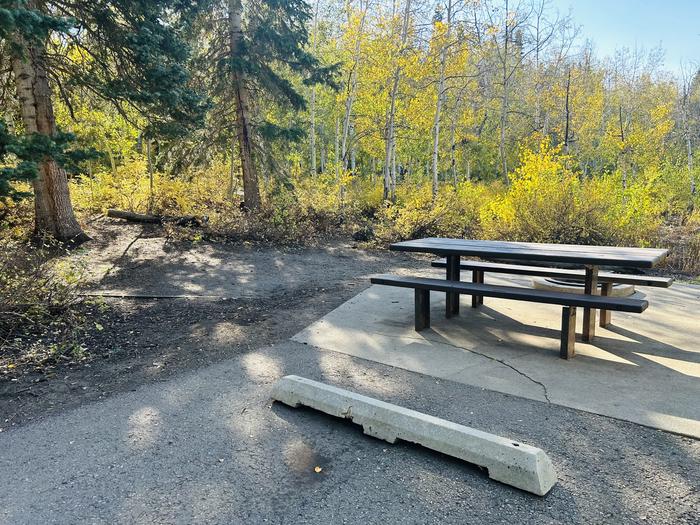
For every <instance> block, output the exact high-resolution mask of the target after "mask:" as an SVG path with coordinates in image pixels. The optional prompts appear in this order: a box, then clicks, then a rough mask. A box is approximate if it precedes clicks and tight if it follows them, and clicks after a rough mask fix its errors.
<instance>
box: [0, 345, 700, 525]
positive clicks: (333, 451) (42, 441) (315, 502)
mask: <svg viewBox="0 0 700 525" xmlns="http://www.w3.org/2000/svg"><path fill="white" fill-rule="evenodd" d="M285 374H297V375H301V376H304V377H309V378H311V379H316V380H321V381H326V382H328V383H331V384H334V385H337V386H340V387H343V388H348V389H352V390H354V391H357V392H360V393H363V394H366V395H371V396H375V397H378V398H380V399H383V400H386V401H389V402H392V403H397V404H401V405H403V406H406V407H409V408H412V409H416V410H420V411H423V412H426V413H429V414H432V415H436V416H439V417H443V418H446V419H450V420H453V421H456V422H458V423H462V424H465V425H469V426H472V427H475V428H479V429H481V430H485V431H488V432H493V433H496V434H499V435H503V436H507V437H511V438H513V439H516V440H520V441H523V442H526V443H529V444H532V445H535V446H538V447H541V448H542V449H544V450H545V451H546V452H547V453H548V454H549V456H550V458H551V459H552V461H553V462H554V465H555V468H556V469H557V472H558V475H559V483H558V484H557V485H556V486H555V487H554V489H552V491H551V492H550V493H549V494H548V495H547V496H545V497H537V496H533V495H531V494H529V493H525V492H522V491H519V490H517V489H514V488H512V487H509V486H506V485H502V484H500V483H498V482H494V481H491V480H489V479H488V476H487V475H486V473H485V472H483V471H481V470H480V469H478V468H476V467H473V466H470V465H467V464H465V463H463V462H460V461H457V460H454V459H451V458H449V457H446V456H442V455H439V454H436V453H433V452H430V451H428V450H425V449H422V448H420V447H417V446H413V445H410V444H406V443H399V444H396V445H390V444H388V443H385V442H382V441H379V440H376V439H374V438H370V437H367V436H364V435H363V434H362V431H361V429H360V428H359V427H357V426H355V425H353V424H351V423H349V422H345V421H341V420H337V419H334V418H331V417H328V416H324V415H321V414H319V413H316V412H314V411H312V410H310V409H291V408H288V407H285V406H283V405H278V404H274V405H273V404H271V402H270V398H269V394H270V388H271V385H272V384H273V382H274V381H275V380H276V379H277V378H279V377H280V376H282V375H285ZM317 467H320V471H319V469H318V468H317ZM317 471H318V472H317ZM0 484H1V485H2V487H3V489H2V491H1V492H0V523H8V524H10V523H11V524H22V523H28V524H38V523H42V524H43V523H65V524H73V523H110V524H113V523H137V524H138V523H183V524H184V523H221V524H224V523H227V524H229V523H246V524H248V523H318V524H329V523H382V524H387V523H485V524H486V523H507V524H521V523H538V524H540V523H567V524H568V523H586V524H590V523H615V524H620V523H669V524H671V523H672V524H690V523H693V524H697V523H699V522H700V521H699V519H698V509H700V495H699V493H698V487H700V441H696V440H693V439H689V438H685V437H681V436H677V435H674V434H669V433H666V432H662V431H658V430H653V429H649V428H646V427H641V426H638V425H635V424H633V423H628V422H623V421H618V420H614V419H610V418H606V417H603V416H597V415H594V414H589V413H584V412H579V411H576V410H572V409H568V408H564V407H560V406H555V405H550V404H547V403H543V402H539V401H534V400H527V399H522V398H517V397H513V396H509V395H506V394H500V393H497V392H492V391H488V390H484V389H480V388H478V387H473V386H469V385H463V384H458V383H453V382H450V381H444V380H438V379H435V378H433V377H430V376H424V375H421V374H417V373H413V372H407V371H404V370H399V369H395V368H391V367H388V366H385V365H381V364H378V363H372V362H369V361H364V360H361V359H358V358H353V357H350V356H347V355H344V354H338V353H334V352H327V351H319V350H317V349H315V348H313V347H310V346H307V345H302V344H298V343H284V344H281V345H276V346H274V347H270V348H266V349H263V350H260V351H254V352H251V353H247V354H243V355H240V356H238V357H236V358H234V359H231V360H228V361H224V362H222V363H219V364H216V365H212V366H209V367H206V368H202V369H199V370H196V371H194V372H190V373H187V374H183V375H180V376H176V377H174V378H171V379H168V380H167V381H164V382H161V383H155V384H148V385H144V386H143V387H140V388H138V389H136V390H135V391H132V392H127V393H125V394H120V395H116V396H113V397H110V398H108V399H106V400H103V401H99V402H95V403H91V404H87V405H84V406H82V407H80V408H77V409H74V410H70V411H66V412H64V413H62V414H57V415H56V416H52V417H47V418H45V419H43V420H42V421H39V422H37V423H33V424H28V425H24V426H21V427H19V428H13V429H10V430H9V431H5V432H3V433H2V434H0Z"/></svg>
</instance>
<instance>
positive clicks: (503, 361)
mask: <svg viewBox="0 0 700 525" xmlns="http://www.w3.org/2000/svg"><path fill="white" fill-rule="evenodd" d="M378 333H379V332H378ZM379 334H380V335H384V336H388V337H397V336H396V335H393V334H382V333H379ZM398 337H400V338H406V339H413V340H414V341H430V342H431V343H436V344H441V345H446V346H451V347H452V348H456V349H458V350H464V351H466V352H471V353H472V354H476V355H478V356H480V357H484V358H486V359H489V360H491V361H495V362H496V363H500V364H502V365H503V366H507V367H508V368H510V369H511V370H512V371H513V372H515V373H516V374H519V375H521V376H523V377H524V378H525V379H527V380H529V381H531V382H532V383H535V384H536V385H539V386H540V388H542V395H543V396H544V398H545V400H546V401H547V403H550V404H551V402H552V400H551V399H549V391H548V390H547V386H546V385H545V384H544V383H543V382H542V381H538V380H537V379H534V378H532V377H530V376H529V375H527V374H526V373H525V372H523V371H522V370H518V369H517V368H516V367H515V366H513V365H511V364H510V363H508V362H507V361H505V360H503V359H498V358H497V357H493V356H490V355H488V354H484V353H482V352H477V351H476V350H471V349H469V348H464V347H461V346H458V345H456V344H453V343H450V342H449V341H435V340H433V339H429V338H427V337H426V338H419V337H411V336H398Z"/></svg>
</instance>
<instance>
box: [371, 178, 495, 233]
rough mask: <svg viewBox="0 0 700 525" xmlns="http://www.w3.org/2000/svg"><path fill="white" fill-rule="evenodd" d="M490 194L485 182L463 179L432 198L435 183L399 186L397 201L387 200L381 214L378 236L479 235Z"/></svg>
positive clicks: (442, 189)
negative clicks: (482, 212) (483, 183)
mask: <svg viewBox="0 0 700 525" xmlns="http://www.w3.org/2000/svg"><path fill="white" fill-rule="evenodd" d="M488 197H489V190H488V189H487V187H485V186H483V185H477V184H472V183H469V182H463V183H460V184H458V185H457V187H456V188H455V187H454V186H443V187H442V188H440V191H439V192H438V195H437V196H436V198H435V199H433V194H432V186H431V185H429V184H424V185H421V186H418V187H405V186H404V187H401V188H398V189H397V200H396V204H389V203H387V205H386V207H385V208H384V209H383V210H382V211H381V213H380V214H379V217H378V224H377V232H376V233H377V237H378V239H380V240H382V241H395V240H404V239H412V238H416V237H432V236H442V237H478V236H479V235H480V234H481V225H480V221H479V210H480V209H481V208H482V206H483V205H484V203H485V202H486V200H487V199H488Z"/></svg>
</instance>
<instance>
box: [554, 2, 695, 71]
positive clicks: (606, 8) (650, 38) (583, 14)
mask: <svg viewBox="0 0 700 525" xmlns="http://www.w3.org/2000/svg"><path fill="white" fill-rule="evenodd" d="M552 5H553V7H555V8H556V9H558V10H559V12H560V13H562V14H566V13H568V12H569V9H571V15H572V18H573V20H574V23H575V24H576V25H577V26H581V31H580V34H579V37H581V38H582V39H587V38H588V39H590V40H592V41H593V42H594V43H595V48H596V50H597V51H598V53H597V54H598V56H601V57H605V56H612V55H613V54H614V52H615V49H616V48H620V47H628V48H631V49H632V48H634V47H635V45H636V46H637V47H644V48H645V49H647V50H649V49H651V48H654V47H657V46H658V45H659V44H660V45H661V46H662V47H663V49H664V50H665V52H666V54H665V69H667V70H668V71H671V72H673V73H679V72H680V71H681V63H684V62H685V63H688V62H694V63H695V64H700V0H552Z"/></svg>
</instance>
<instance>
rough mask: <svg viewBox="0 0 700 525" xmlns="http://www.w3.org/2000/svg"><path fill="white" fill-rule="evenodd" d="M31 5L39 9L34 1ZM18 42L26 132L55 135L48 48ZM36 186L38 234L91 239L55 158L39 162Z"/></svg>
mask: <svg viewBox="0 0 700 525" xmlns="http://www.w3.org/2000/svg"><path fill="white" fill-rule="evenodd" d="M27 5H28V7H34V8H36V6H35V5H34V3H33V2H29V3H28V4H27ZM15 43H16V44H18V45H19V47H20V49H22V50H23V52H24V56H20V55H18V54H15V55H14V56H13V57H12V70H13V73H14V77H15V84H16V88H17V98H18V100H19V103H20V107H21V112H22V121H23V123H24V128H25V132H26V133H27V134H33V133H38V134H40V135H45V136H48V137H53V136H55V134H56V121H55V119H54V114H53V103H52V100H51V86H50V85H49V80H48V76H47V71H46V62H45V56H44V53H45V51H44V49H43V47H38V46H36V45H34V44H27V43H26V42H24V41H21V40H17V41H16V42H15ZM33 186H34V227H35V233H36V234H37V235H41V234H48V235H50V236H52V237H54V238H56V239H58V240H59V241H62V242H66V241H70V242H71V243H75V244H79V243H81V242H84V241H87V240H89V237H88V236H87V235H86V234H85V233H84V232H83V230H82V228H81V227H80V225H79V224H78V221H77V220H76V218H75V214H74V213H73V205H72V204H71V200H70V193H69V190H68V177H67V175H66V172H65V170H64V169H63V168H62V167H61V166H59V165H58V164H57V163H56V161H55V160H53V159H52V158H49V157H46V158H44V159H43V160H42V161H41V162H40V163H39V173H38V177H37V178H36V179H34V182H33Z"/></svg>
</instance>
